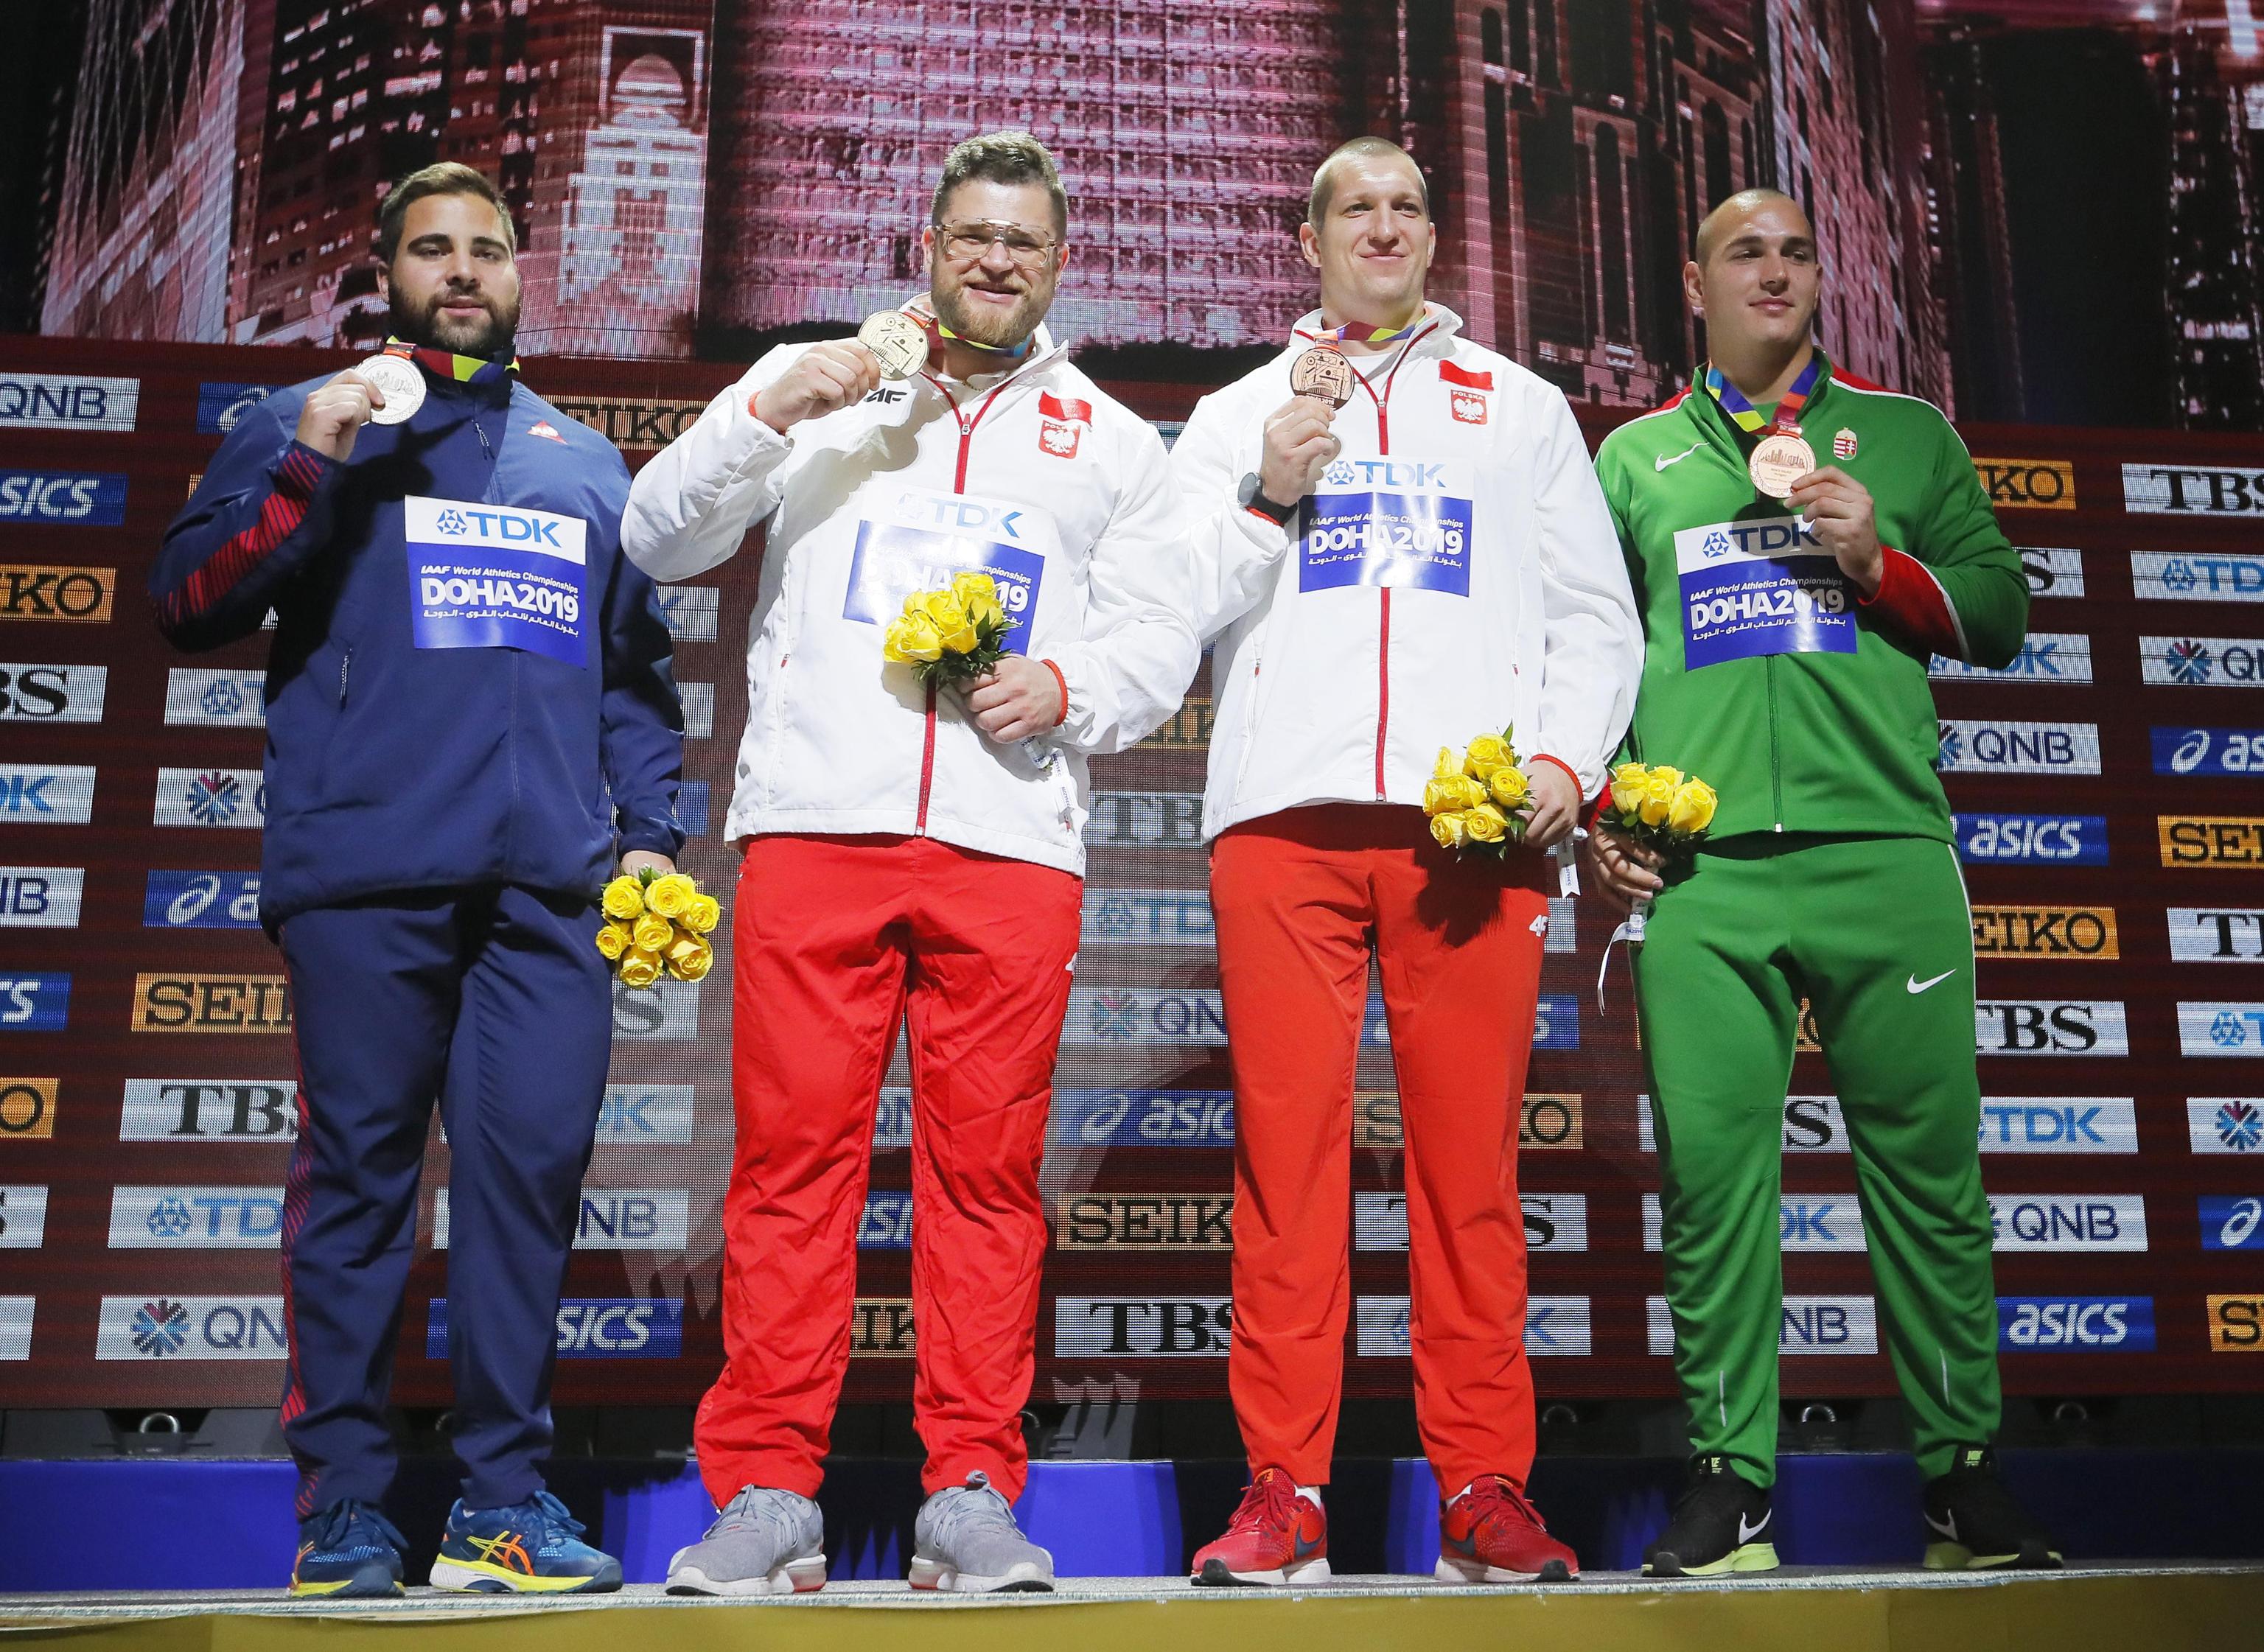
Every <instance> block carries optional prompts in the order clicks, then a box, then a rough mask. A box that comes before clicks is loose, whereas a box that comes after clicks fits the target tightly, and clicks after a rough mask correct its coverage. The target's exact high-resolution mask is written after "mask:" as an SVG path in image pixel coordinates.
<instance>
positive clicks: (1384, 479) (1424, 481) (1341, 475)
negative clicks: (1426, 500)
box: [1322, 459, 1447, 491]
mask: <svg viewBox="0 0 2264 1652" xmlns="http://www.w3.org/2000/svg"><path fill="white" fill-rule="evenodd" d="M1322 480H1323V481H1324V482H1327V483H1328V485H1329V486H1330V487H1331V488H1332V489H1338V490H1339V491H1341V490H1343V489H1349V488H1431V489H1440V488H1444V487H1445V486H1446V485H1447V467H1446V466H1444V465H1425V464H1419V463H1415V462H1411V461H1410V460H1403V459H1339V460H1337V461H1336V463H1334V464H1332V465H1331V466H1330V467H1328V470H1327V471H1326V473H1325V474H1324V475H1323V477H1322Z"/></svg>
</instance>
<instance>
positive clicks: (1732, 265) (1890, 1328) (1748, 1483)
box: [1590, 190, 2057, 1576]
mask: <svg viewBox="0 0 2264 1652" xmlns="http://www.w3.org/2000/svg"><path fill="white" fill-rule="evenodd" d="M1684 284H1685V287H1686V289H1687V297H1688V299H1689V301H1690V305H1691V308H1692V310H1693V312H1694V314H1696V315H1700V316H1701V317H1702V318H1703V320H1704V322H1705V325H1706V340H1707V344H1708V348H1709V362H1708V365H1707V366H1706V369H1705V370H1704V372H1703V373H1702V374H1701V376H1700V380H1699V382H1698V383H1697V384H1695V385H1694V386H1693V387H1692V388H1691V389H1690V390H1688V391H1687V392H1686V393H1685V394H1683V395H1680V396H1678V397H1676V398H1675V399H1674V400H1673V402H1669V403H1667V405H1666V406H1665V407H1663V408H1661V409H1658V411H1656V412H1654V413H1651V414H1648V415H1646V416H1644V417H1641V418H1638V419H1636V420H1635V421H1633V422H1632V423H1630V424H1625V425H1622V426H1621V427H1620V428H1619V429H1618V430H1616V431H1613V432H1612V434H1611V436H1610V437H1609V438H1607V440H1606V441H1605V443H1604V445H1603V449H1602V452H1601V453H1600V455H1599V456H1598V459H1597V470H1598V473H1599V475H1600V477H1601V480H1602V482H1603V489H1604V496H1605V497H1606V499H1607V501H1608V502H1609V504H1610V505H1611V509H1612V512H1613V514H1614V516H1615V518H1616V519H1617V522H1618V525H1619V530H1620V538H1621V542H1622V547H1623V548H1624V550H1625V552H1626V555H1627V560H1628V571H1629V575H1630V576H1631V577H1632V579H1633V582H1634V585H1635V593H1636V604H1637V606H1638V607H1639V608H1640V609H1641V610H1642V612H1643V615H1644V633H1645V641H1646V656H1645V662H1644V672H1643V679H1642V685H1641V690H1640V693H1639V697H1638V699H1637V702H1636V714H1635V723H1634V727H1633V728H1631V729H1630V731H1629V737H1628V755H1629V757H1631V758H1633V759H1636V760H1639V761H1642V762H1644V763H1647V764H1672V765H1673V766H1674V767H1676V768H1680V769H1682V770H1685V771H1687V772H1691V773H1694V774H1696V775H1698V776H1699V777H1701V778H1702V779H1705V780H1706V781H1708V782H1709V784H1711V785H1712V786H1714V788H1715V789H1716V792H1717V793H1719V794H1720V805H1719V808H1718V812H1717V813H1716V816H1715V819H1714V822H1713V826H1712V830H1711V832H1710V834H1709V837H1708V839H1707V841H1706V842H1705V844H1704V845H1703V848H1702V851H1701V852H1700V853H1698V854H1697V855H1696V856H1695V857H1694V860H1693V862H1692V863H1691V864H1688V865H1687V866H1683V867H1675V868H1669V869H1667V872H1666V876H1665V879H1664V880H1663V881H1662V880H1661V878H1660V877H1659V876H1658V864H1659V863H1658V860H1657V859H1655V858H1653V857H1651V855H1649V854H1648V852H1647V851H1643V850H1641V849H1639V848H1637V847H1636V846H1635V845H1633V844H1630V843H1629V842H1628V841H1627V840H1625V839H1624V838H1622V837H1617V836H1615V835H1614V834H1613V833H1611V832H1610V831H1608V830H1598V831H1597V832H1596V834H1595V835H1594V836H1593V838H1592V839H1591V843H1590V866H1591V870H1592V872H1593V874H1594V876H1595V878H1596V880H1597V881H1598V882H1600V884H1601V885H1602V886H1603V888H1604V889H1605V890H1606V892H1607V894H1608V895H1611V896H1613V897H1614V898H1615V899H1616V900H1618V901H1620V902H1626V901H1627V900H1629V898H1631V897H1633V896H1636V895H1653V896H1654V897H1655V906H1654V909H1653V910H1652V912H1651V917H1650V919H1649V923H1648V935H1647V938H1646V939H1645V941H1644V945H1643V946H1641V947H1640V948H1638V949H1637V952H1636V964H1635V971H1636V989H1637V994H1638V999H1639V1007H1640V1016H1641V1022H1642V1032H1643V1046H1644V1058H1645V1060H1646V1061H1647V1062H1648V1064H1649V1068H1650V1075H1651V1097H1652V1106H1653V1109H1654V1116H1655V1121H1656V1124H1657V1132H1658V1151H1659V1163H1660V1170H1661V1176H1662V1178H1663V1189H1662V1192H1661V1195H1660V1214H1661V1218H1662V1221H1663V1226H1662V1229H1661V1243H1662V1249H1663V1250H1664V1253H1665V1272H1666V1294H1667V1300H1668V1302H1669V1303H1670V1305H1671V1307H1672V1309H1673V1321H1674V1337H1675V1365H1676V1369H1677V1371H1678V1373H1679V1374H1680V1377H1681V1380H1682V1388H1683V1392H1684V1394H1685V1395H1686V1396H1687V1400H1688V1402H1689V1406H1690V1417H1691V1439H1692V1444H1693V1448H1694V1453H1695V1455H1694V1460H1693V1473H1692V1477H1691V1482H1690V1486H1689V1489H1688V1490H1687V1491H1686V1493H1685V1494H1684V1496H1683V1498H1682V1500H1681V1501H1680V1503H1678V1504H1677V1505H1676V1508H1675V1511H1674V1514H1673V1518H1672V1519H1671V1520H1670V1522H1669V1524H1668V1526H1667V1529H1666V1531H1665V1532H1663V1533H1662V1534H1661V1536H1660V1537H1659V1539H1658V1541H1657V1542H1656V1543H1654V1544H1653V1545H1652V1546H1651V1550H1650V1552H1649V1554H1648V1556H1647V1559H1646V1561H1645V1565H1644V1570H1645V1571H1646V1572H1650V1573H1653V1574H1655V1575H1662V1576H1679V1575H1683V1574H1701V1575H1702V1574H1710V1573H1718V1572H1726V1571H1760V1570H1766V1569H1769V1568H1772V1567H1774V1565H1775V1564H1776V1554H1775V1548H1774V1543H1773V1541H1772V1540H1771V1539H1772V1537H1773V1533H1771V1532H1770V1531H1769V1504H1768V1487H1769V1486H1770V1485H1771V1484H1772V1483H1773V1482H1774V1479H1775V1475H1776V1465H1775V1457H1776V1434H1777V1338H1778V1334H1779V1325H1780V1322H1781V1311H1782V1301H1783V1290H1784V1286H1783V1276H1782V1270H1781V1260H1780V1254H1779V1236H1778V1188H1779V1177H1778V1170H1779V1162H1780V1154H1781V1140H1782V1138H1781V1129H1782V1122H1781V1121H1782V1114H1783V1105H1784V1098H1785V1091H1786V1087H1787V1084H1788V1082H1789V1079H1790V1076H1791V1071H1792V1055H1793V1043H1794V1037H1795V1034H1796V1030H1797V1028H1796V1024H1797V1020H1798V1007H1799V1000H1800V998H1801V997H1802V996H1807V997H1808V998H1809V999H1810V1002H1811V1004H1812V1005H1813V1008H1814V1011H1815V1017H1816V1026H1817V1032H1818V1038H1819V1040H1821V1042H1822V1044H1823V1046H1824V1052H1825V1060H1826V1061H1827V1062H1828V1063H1829V1064H1830V1067H1831V1070H1832V1081H1833V1083H1834V1085H1835V1087H1836V1088H1837V1090H1838V1091H1839V1098H1840V1112H1841V1116H1842V1118H1843V1119H1845V1121H1846V1126H1847V1137H1848V1145H1849V1147H1850V1148H1851V1150H1852V1152H1853V1155H1854V1169H1855V1181H1856V1188H1857V1192H1858V1193H1859V1195H1860V1198H1861V1206H1862V1212H1863V1226H1864V1231H1865V1235H1866V1238H1867V1240H1868V1243H1869V1248H1870V1253H1871V1268H1872V1272H1873V1274H1874V1275H1875V1276H1876V1279H1877V1283H1878V1308H1879V1320H1880V1329H1881V1330H1882V1332H1883V1335H1884V1337H1885V1340H1886V1344H1887V1347H1888V1350H1889V1351H1890V1354H1891V1355H1892V1357H1893V1360H1894V1366H1895V1373H1896V1375H1897V1377H1898V1380H1899V1381H1900V1383H1901V1386H1902V1392H1903V1395H1904V1398H1905V1402H1906V1404H1907V1405H1908V1407H1909V1409H1910V1413H1911V1417H1912V1426H1913V1430H1914V1432H1915V1434H1916V1437H1917V1445H1918V1458H1919V1467H1920V1469H1921V1471H1922V1472H1923V1474H1925V1475H1926V1477H1927V1490H1926V1500H1925V1509H1924V1514H1925V1518H1926V1522H1927V1528H1928V1547H1927V1564H1929V1565H1931V1566H1937V1567H1963V1566H1979V1565H2015V1564H2025V1565H2056V1564H2057V1554H2054V1553H2053V1549H2052V1545H2051V1542H2050V1539H2049V1538H2048V1537H2047V1536H2046V1535H2045V1534H2044V1532H2043V1531H2042V1529H2041V1528H2039V1527H2038V1526H2037V1525H2036V1524H2035V1521H2034V1520H2033V1519H2031V1518H2029V1517H2028V1515H2027V1514H2026V1513H2025V1512H2024V1511H2021V1508H2020V1506H2019V1505H2018V1503H2015V1502H2014V1499H2013V1498H2012V1496H2010V1494H2009V1493H2007V1492H2006V1490H2005V1489H2004V1487H2003V1485H2002V1483H2001V1482H1999V1480H1998V1479H1997V1477H1996V1474H1995V1465H1994V1460H1993V1457H1992V1453H1990V1451H1989V1448H1988V1442H1989V1439H1990V1437H1991V1436H1992V1434H1993V1433H1994V1432H1995V1431H1996V1427H1997V1423H1998V1414H1999V1395H1998V1384H1997V1359H1996V1345H1997V1314H1996V1303H1995V1292H1994V1287H1993V1285H1992V1279H1991V1272H1990V1254H1989V1253H1990V1244H1991V1236H1992V1235H1991V1231H1990V1221H1989V1207H1988V1204H1987V1202H1986V1200H1985V1199H1984V1198H1983V1196H1982V1192H1981V1171H1980V1160H1979V1154H1978V1149H1977V1136H1978V1134H1979V1123H1980V1101H1981V1098H1980V1084H1979V1081H1978V1079H1977V1075H1976V1071H1975V1068H1974V1044H1973V1000H1974V980H1973V949H1972V936H1971V932H1970V916H1969V913H1968V909H1967V906H1966V902H1965V890H1964V884H1963V879H1962V878H1961V876H1960V874H1959V872H1958V866H1957V858H1956V847H1955V845H1954V843H1953V840H1952V834H1951V828H1950V816H1949V807H1948V801H1947V800H1945V798H1944V797H1943V795H1942V790H1941V781H1940V780H1939V779H1936V778H1935V775H1934V759H1935V722H1934V702H1933V697H1932V695H1931V694H1930V692H1928V690H1927V656H1928V655H1929V654H1932V653H1940V654H1944V655H1948V656H1951V657H1952V658H1956V659H1964V660H1970V661H1973V662H1975V663H1978V664H1982V665H1986V666H2000V665H2003V664H2005V663H2007V662H2009V661H2010V660H2012V659H2013V658H2014V656H2015V655H2016V654H2017V653H2018V652H2019V649H2020V647H2021V638H2022V635H2023V633H2024V630H2025V628H2026V626H2027V621H2028V589H2027V584H2026V582H2025V581H2024V579H2023V578H2022V576H2021V566H2020V562H2019V561H2018V559H2017V557H2016V556H2015V555H2014V552H2013V550H2012V548H2011V547H2010V546H2008V545H2007V544H2006V540H2005V537H2004V535H2003V534H2002V533H1999V531H1998V528H1997V524H1996V521H1995V518H1993V516H1992V514H1991V511H1990V508H1989V502H1988V499H1987V497H1986V496H1985V494H1984V493H1983V492H1982V489H1981V487H1980V485H1979V483H1978V482H1977V481H1976V479H1975V477H1974V474H1973V467H1972V461H1971V460H1970V458H1969V457H1968V456H1967V453H1966V451H1965V447H1964V445H1963V443H1962V442H1960V441H1959V440H1958V438H1957V435H1956V432H1955V431H1952V430H1951V429H1950V427H1949V424H1948V421H1947V420H1945V419H1944V418H1943V417H1942V416H1941V413H1940V412H1939V411H1938V410H1937V409H1934V407H1933V406H1931V405H1930V404H1929V403H1927V402H1922V401H1919V400H1918V399H1916V398H1914V397H1911V396H1905V395H1895V394H1893V393H1892V392H1890V391H1886V390H1883V389H1880V388H1878V387H1876V386H1875V385H1869V384H1866V383H1864V382H1862V381H1861V380H1856V379H1854V378H1852V377H1850V376H1849V375H1847V373H1841V372H1839V371H1837V370H1836V369H1834V368H1833V367H1832V365H1831V364H1830V363H1829V362H1828V361H1827V360H1825V357H1824V356H1823V354H1822V352H1821V351H1818V350H1816V349H1815V347H1814V346H1813V344H1812V343H1811V342H1810V330H1811V323H1812V321H1813V318H1814V316H1815V314H1816V308H1817V301H1818V270H1817V252H1816V239H1815V234H1814V231H1813V230H1812V228H1810V225H1809V222H1808V221H1807V218H1806V216H1805V215H1804V214H1803V213H1802V211H1801V209H1800V207H1799V206H1798V204H1797V203H1796V202H1794V201H1793V200H1791V199H1789V198H1788V197H1786V196H1783V195H1780V194H1777V193H1776V192H1774V191H1760V190H1756V191H1749V192H1745V193H1744V194H1741V195H1737V196H1732V197H1731V199H1729V200H1727V201H1725V202H1723V204H1722V205H1721V206H1720V207H1716V209H1715V211H1714V212H1713V213H1712V214H1709V216H1708V218H1707V220H1706V221H1705V222H1704V224H1702V226H1701V227H1700V229H1699V232H1698V240H1697V248H1696V256H1695V257H1694V259H1693V260H1692V262H1691V263H1690V264H1688V265H1687V267H1686V269H1685V271H1684Z"/></svg>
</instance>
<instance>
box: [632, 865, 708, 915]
mask: <svg viewBox="0 0 2264 1652" xmlns="http://www.w3.org/2000/svg"><path fill="white" fill-rule="evenodd" d="M699 894H700V890H699V888H698V886H696V885H695V884H694V883H693V881H692V880H691V879H689V878H687V877H686V876H685V875H684V874H683V873H680V872H671V873H668V874H667V875H666V876H665V877H660V878H655V879H654V880H652V881H651V882H650V883H649V884H648V885H646V886H645V892H644V908H645V910H646V911H648V912H657V913H659V914H660V915H661V917H664V918H668V919H671V920H674V919H677V918H680V917H683V916H684V915H685V913H686V912H687V911H689V910H691V908H692V902H693V900H695V899H696V898H697V897H698V895H699Z"/></svg>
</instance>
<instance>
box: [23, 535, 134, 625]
mask: <svg viewBox="0 0 2264 1652" xmlns="http://www.w3.org/2000/svg"><path fill="white" fill-rule="evenodd" d="M6 514H7V513H6V512H5V511H0V518H4V517H5V515H6ZM117 589H118V570H117V569H114V568H43V567H36V566H30V565H26V564H22V563H16V564H10V565H5V566H0V620H76V621H78V622H80V623H82V624H84V625H107V624H109V623H110V605H111V599H112V597H113V596H114V595H115V594H116V592H117Z"/></svg>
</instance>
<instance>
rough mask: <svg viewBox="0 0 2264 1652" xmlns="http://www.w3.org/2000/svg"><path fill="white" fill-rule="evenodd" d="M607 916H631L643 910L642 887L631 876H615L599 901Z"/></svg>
mask: <svg viewBox="0 0 2264 1652" xmlns="http://www.w3.org/2000/svg"><path fill="white" fill-rule="evenodd" d="M600 904H601V905H603V906H604V908H605V909H606V917H618V918H632V917H635V916H636V915H637V914H638V913H640V912H642V911H643V910H644V888H643V886H642V885H641V884H640V883H638V882H637V880H635V878H632V877H627V876H624V877H619V878H615V879H614V880H613V881H612V882H611V883H609V884H607V885H606V894H605V898H604V900H603V901H602V902H600Z"/></svg>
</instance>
